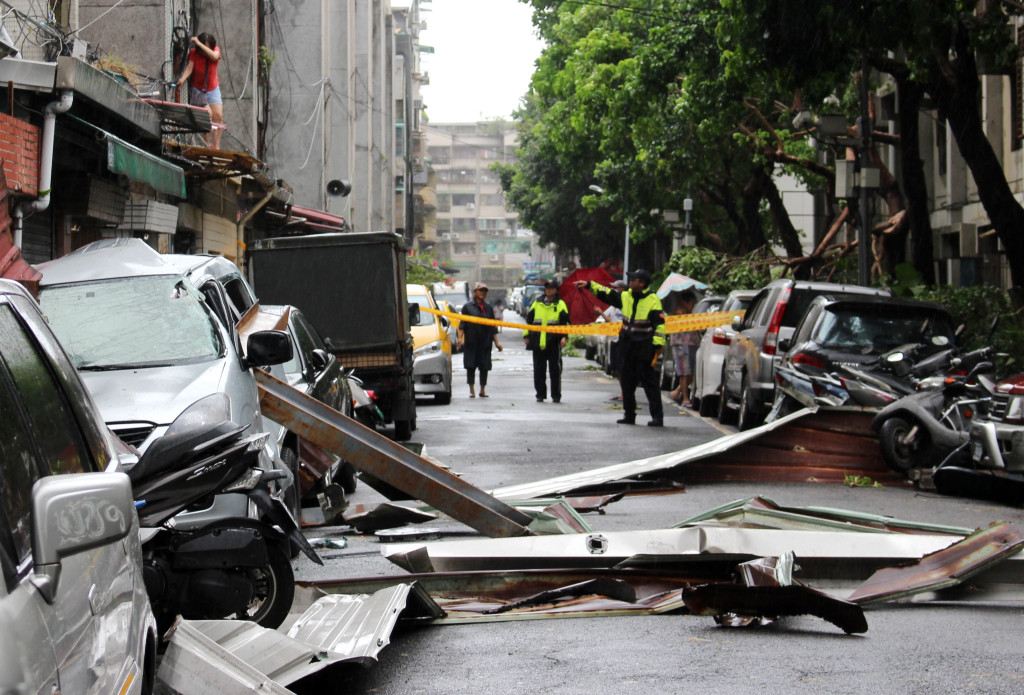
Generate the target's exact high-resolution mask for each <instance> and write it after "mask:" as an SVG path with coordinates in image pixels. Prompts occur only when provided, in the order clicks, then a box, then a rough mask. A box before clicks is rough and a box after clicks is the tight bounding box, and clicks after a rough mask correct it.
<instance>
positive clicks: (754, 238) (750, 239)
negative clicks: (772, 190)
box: [737, 170, 769, 256]
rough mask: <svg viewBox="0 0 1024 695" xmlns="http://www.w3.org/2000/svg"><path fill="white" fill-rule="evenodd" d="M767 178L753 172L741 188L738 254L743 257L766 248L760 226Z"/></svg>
mask: <svg viewBox="0 0 1024 695" xmlns="http://www.w3.org/2000/svg"><path fill="white" fill-rule="evenodd" d="M767 179H769V177H768V176H767V175H766V174H765V173H764V171H762V170H757V171H754V172H753V174H752V175H751V177H750V180H749V181H747V185H745V186H744V187H743V225H742V227H740V228H738V231H739V239H738V246H739V249H738V253H737V255H739V256H745V255H746V254H748V253H750V252H751V251H754V250H756V249H759V248H763V247H765V246H768V239H767V238H765V235H764V228H763V227H762V226H761V198H762V197H763V195H764V187H765V183H766V180H767Z"/></svg>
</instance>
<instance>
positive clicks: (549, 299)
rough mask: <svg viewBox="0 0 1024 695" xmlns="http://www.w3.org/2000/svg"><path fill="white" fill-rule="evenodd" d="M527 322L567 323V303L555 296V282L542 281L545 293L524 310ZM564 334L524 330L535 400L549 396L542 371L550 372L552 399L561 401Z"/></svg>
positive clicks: (556, 285)
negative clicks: (530, 358)
mask: <svg viewBox="0 0 1024 695" xmlns="http://www.w3.org/2000/svg"><path fill="white" fill-rule="evenodd" d="M526 323H527V324H528V325H531V326H568V325H569V307H567V306H566V305H565V302H564V301H562V300H561V299H560V298H559V296H558V283H557V282H555V281H554V280H548V281H547V282H545V283H544V295H543V296H541V297H538V298H537V299H535V300H534V301H533V304H531V305H530V308H529V309H528V310H527V312H526ZM566 337H567V336H565V335H564V334H558V333H550V334H549V333H548V332H547V331H531V330H528V329H527V330H524V331H523V342H524V343H525V344H526V349H527V350H530V351H532V352H533V388H534V390H535V391H536V392H537V402H538V403H543V402H544V399H545V398H547V397H548V389H547V383H546V382H545V375H546V374H550V375H551V401H552V402H554V403H561V402H562V348H564V347H565V341H566Z"/></svg>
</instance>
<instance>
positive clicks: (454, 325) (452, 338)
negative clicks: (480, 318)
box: [436, 299, 462, 354]
mask: <svg viewBox="0 0 1024 695" xmlns="http://www.w3.org/2000/svg"><path fill="white" fill-rule="evenodd" d="M436 301H437V308H438V309H440V310H441V311H447V312H449V313H452V314H460V313H462V306H461V305H460V306H459V308H458V309H456V308H455V307H454V306H452V304H451V303H450V302H447V301H445V300H443V299H439V300H436ZM460 323H462V322H461V321H460V320H459V319H453V318H450V317H449V318H448V342H450V343H451V345H452V354H456V353H459V352H462V348H460V347H459V346H458V345H459V324H460Z"/></svg>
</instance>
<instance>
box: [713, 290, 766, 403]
mask: <svg viewBox="0 0 1024 695" xmlns="http://www.w3.org/2000/svg"><path fill="white" fill-rule="evenodd" d="M773 296H774V292H773V290H772V289H771V288H766V289H763V290H761V291H760V292H758V294H757V296H756V297H754V299H753V300H751V302H750V306H749V307H748V308H747V313H746V314H744V316H743V321H742V323H741V324H740V328H739V330H738V331H736V334H735V335H734V336H733V339H732V342H731V343H730V344H729V349H728V352H726V356H725V363H724V365H723V367H722V394H723V395H726V394H728V397H730V398H732V397H739V394H740V387H741V381H742V377H743V365H744V364H745V363H746V360H747V356H748V355H749V354H750V353H752V352H753V353H756V352H757V351H758V350H760V345H759V344H757V343H756V337H757V335H758V334H759V333H760V334H762V335H763V322H764V321H767V319H764V316H765V315H766V314H767V313H768V312H769V305H770V304H771V303H772V302H771V300H772V297H773Z"/></svg>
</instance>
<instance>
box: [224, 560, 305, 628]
mask: <svg viewBox="0 0 1024 695" xmlns="http://www.w3.org/2000/svg"><path fill="white" fill-rule="evenodd" d="M267 558H268V561H267V564H266V565H264V566H263V567H261V568H259V569H249V570H247V571H248V572H250V573H251V576H252V580H253V583H254V584H255V585H256V598H255V599H253V602H252V603H251V604H250V605H249V608H248V610H247V611H246V612H245V613H244V614H242V615H237V616H234V617H236V618H239V619H242V620H251V621H253V622H254V623H257V624H259V625H261V626H263V627H266V628H269V629H271V630H273V629H275V628H277V627H279V626H280V625H281V623H283V622H284V619H285V618H286V617H287V616H288V611H289V610H291V607H292V599H293V598H294V597H295V573H294V572H292V566H291V563H289V562H288V558H287V556H286V555H285V554H284V552H283V551H282V550H281V549H280V548H279V547H278V546H277V545H269V544H268V545H267Z"/></svg>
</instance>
